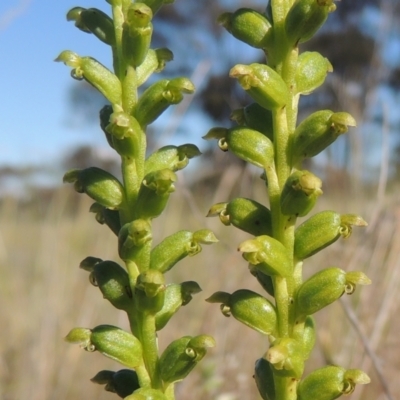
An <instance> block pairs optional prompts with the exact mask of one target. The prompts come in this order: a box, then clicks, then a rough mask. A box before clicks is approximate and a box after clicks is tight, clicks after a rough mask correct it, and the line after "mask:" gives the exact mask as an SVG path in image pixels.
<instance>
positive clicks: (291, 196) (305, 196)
mask: <svg viewBox="0 0 400 400" xmlns="http://www.w3.org/2000/svg"><path fill="white" fill-rule="evenodd" d="M321 186H322V182H321V179H319V178H318V177H316V176H315V175H314V174H312V173H311V172H309V171H306V170H304V171H295V172H293V173H292V174H291V175H290V176H289V178H288V179H287V180H286V182H285V186H284V187H283V190H282V194H281V211H282V214H284V215H296V216H298V217H304V216H305V215H307V214H308V213H309V212H310V211H311V209H312V208H313V207H314V205H315V203H316V202H317V199H318V197H319V196H320V195H321V194H322V190H321Z"/></svg>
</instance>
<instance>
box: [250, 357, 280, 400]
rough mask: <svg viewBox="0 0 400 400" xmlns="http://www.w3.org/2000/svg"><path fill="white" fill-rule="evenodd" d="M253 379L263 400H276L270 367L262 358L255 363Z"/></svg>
mask: <svg viewBox="0 0 400 400" xmlns="http://www.w3.org/2000/svg"><path fill="white" fill-rule="evenodd" d="M254 379H255V381H256V385H257V388H258V391H259V393H260V396H261V397H262V399H263V400H275V399H276V397H275V383H274V374H273V371H272V366H271V364H270V363H269V362H268V361H267V360H266V359H265V358H264V357H262V358H259V359H258V360H257V361H256V365H255V370H254Z"/></svg>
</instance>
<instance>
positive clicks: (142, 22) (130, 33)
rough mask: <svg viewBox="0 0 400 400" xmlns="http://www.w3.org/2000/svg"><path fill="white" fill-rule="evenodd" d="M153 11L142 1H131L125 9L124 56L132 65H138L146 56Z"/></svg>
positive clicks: (151, 31)
mask: <svg viewBox="0 0 400 400" xmlns="http://www.w3.org/2000/svg"><path fill="white" fill-rule="evenodd" d="M152 18H153V12H152V10H151V8H150V7H148V6H147V5H146V4H144V3H133V4H131V5H130V7H129V9H128V11H127V17H126V22H125V24H124V26H123V36H122V43H123V50H124V57H125V59H126V60H128V62H129V64H131V65H132V66H133V67H135V68H136V67H138V66H139V65H141V64H142V63H143V61H144V60H145V58H146V55H147V52H148V50H149V48H150V42H151V36H152V34H153V24H152V23H151V20H152Z"/></svg>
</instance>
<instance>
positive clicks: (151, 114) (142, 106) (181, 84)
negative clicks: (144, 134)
mask: <svg viewBox="0 0 400 400" xmlns="http://www.w3.org/2000/svg"><path fill="white" fill-rule="evenodd" d="M194 90H195V87H194V85H193V83H192V82H191V81H190V80H189V79H188V78H174V79H171V80H168V79H163V80H160V81H158V82H156V83H153V84H152V85H151V86H150V87H149V88H148V89H146V90H145V91H144V92H143V94H142V95H141V96H140V99H139V102H138V104H137V107H136V114H135V116H136V119H137V120H138V121H139V123H140V125H141V126H147V125H149V124H151V123H152V122H154V121H155V120H156V119H157V118H158V117H159V116H160V115H161V114H162V113H163V112H164V111H165V110H166V109H167V108H168V107H169V106H170V105H172V104H178V103H180V102H181V101H182V100H183V94H184V93H188V94H191V93H193V92H194Z"/></svg>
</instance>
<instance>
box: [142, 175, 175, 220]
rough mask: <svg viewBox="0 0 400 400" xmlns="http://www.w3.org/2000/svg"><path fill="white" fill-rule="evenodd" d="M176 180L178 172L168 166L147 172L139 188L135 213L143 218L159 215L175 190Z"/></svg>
mask: <svg viewBox="0 0 400 400" xmlns="http://www.w3.org/2000/svg"><path fill="white" fill-rule="evenodd" d="M175 181H176V174H175V173H174V172H173V171H171V170H170V169H167V168H165V169H162V170H159V171H154V172H151V173H150V174H147V175H146V177H145V178H144V179H143V182H142V185H141V187H140V190H139V195H138V199H137V202H136V209H135V214H136V215H137V216H138V217H140V218H142V219H153V218H156V217H158V216H159V215H160V214H161V213H162V212H163V211H164V208H165V207H166V205H167V202H168V199H169V196H170V194H171V193H172V192H174V191H175V186H174V182H175Z"/></svg>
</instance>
